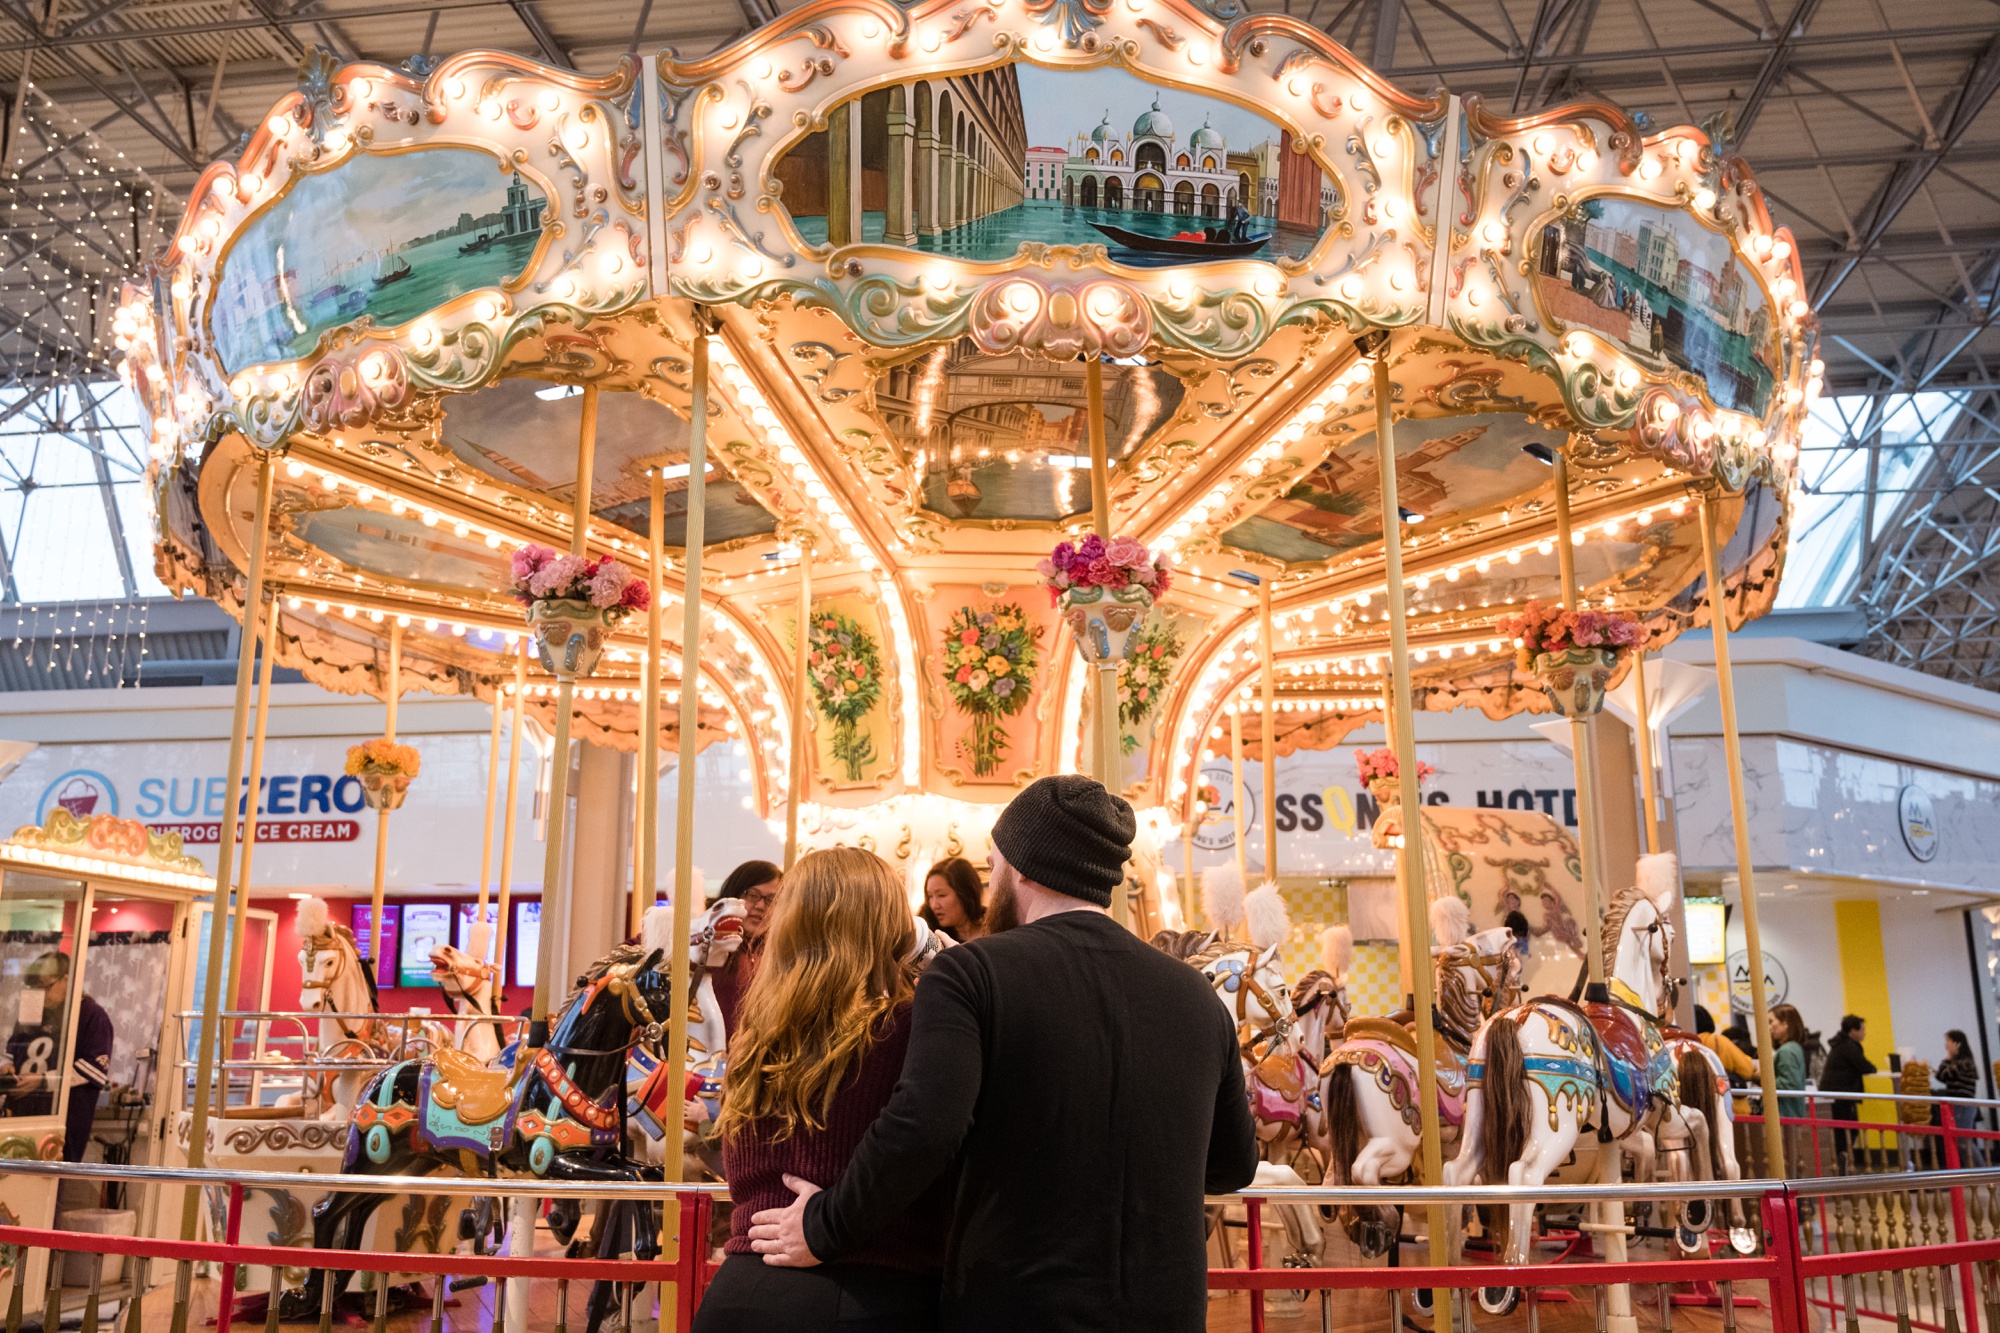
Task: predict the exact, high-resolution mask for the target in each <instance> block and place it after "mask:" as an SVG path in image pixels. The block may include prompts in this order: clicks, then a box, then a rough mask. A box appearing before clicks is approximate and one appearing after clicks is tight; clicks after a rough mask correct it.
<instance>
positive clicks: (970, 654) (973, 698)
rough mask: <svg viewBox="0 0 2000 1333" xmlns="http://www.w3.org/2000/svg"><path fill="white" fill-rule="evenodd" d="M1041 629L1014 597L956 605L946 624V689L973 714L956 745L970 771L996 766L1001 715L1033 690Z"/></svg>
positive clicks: (979, 773) (1002, 748)
mask: <svg viewBox="0 0 2000 1333" xmlns="http://www.w3.org/2000/svg"><path fill="white" fill-rule="evenodd" d="M1041 632H1042V631H1041V628H1040V626H1035V625H1030V624H1029V623H1028V616H1027V613H1026V612H1025V611H1023V610H1022V609H1021V607H1020V605H1019V604H1018V603H1015V602H1002V603H1000V604H998V605H996V606H994V607H992V608H991V609H989V610H986V611H978V610H975V609H974V608H972V607H970V606H961V607H960V608H959V609H958V610H957V612H956V613H954V614H953V616H952V618H951V620H950V621H949V622H948V623H947V624H946V625H945V631H944V683H945V689H946V690H947V691H949V692H950V694H951V701H952V703H953V704H954V705H956V706H957V708H958V710H959V711H960V712H962V713H964V714H966V715H967V716H969V717H970V718H971V719H972V734H971V735H969V736H966V737H963V738H961V739H960V741H959V742H958V748H959V752H960V753H961V754H963V755H964V756H965V757H966V759H967V760H969V761H970V762H971V764H972V773H973V776H974V777H981V778H989V777H992V776H993V774H994V773H996V772H998V771H999V768H1000V760H1001V759H1002V758H1003V757H1004V756H1005V755H1006V753H1007V745H1008V743H1007V734H1006V729H1005V728H1004V727H1003V726H1002V725H1001V719H1003V718H1009V717H1012V716H1014V715H1015V714H1016V713H1018V712H1020V711H1021V710H1022V709H1023V708H1025V707H1027V705H1028V696H1029V695H1031V694H1033V693H1034V680H1035V667H1036V665H1037V664H1038V662H1039V660H1040V657H1041V648H1040V646H1039V645H1038V644H1037V643H1036V642H1035V641H1036V640H1037V639H1038V638H1040V637H1041Z"/></svg>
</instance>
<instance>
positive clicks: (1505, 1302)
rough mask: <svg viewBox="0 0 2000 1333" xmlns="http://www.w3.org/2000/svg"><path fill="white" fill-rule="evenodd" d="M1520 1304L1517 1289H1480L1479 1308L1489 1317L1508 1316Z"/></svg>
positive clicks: (1519, 1293) (1519, 1295)
mask: <svg viewBox="0 0 2000 1333" xmlns="http://www.w3.org/2000/svg"><path fill="white" fill-rule="evenodd" d="M1520 1304H1521V1289H1520V1288H1519V1287H1481V1288H1480V1289H1479V1308H1480V1309H1482V1310H1484V1311H1486V1313H1488V1314H1490V1315H1496V1316H1497V1315H1510V1314H1512V1313H1514V1311H1515V1309H1516V1308H1517V1307H1518V1306H1519V1305H1520Z"/></svg>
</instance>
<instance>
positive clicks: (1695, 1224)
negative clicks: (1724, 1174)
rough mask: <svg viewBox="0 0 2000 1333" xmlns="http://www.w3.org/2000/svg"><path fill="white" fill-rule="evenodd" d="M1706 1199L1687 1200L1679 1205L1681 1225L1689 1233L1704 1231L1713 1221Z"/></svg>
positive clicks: (1712, 1210) (1711, 1210) (1711, 1211)
mask: <svg viewBox="0 0 2000 1333" xmlns="http://www.w3.org/2000/svg"><path fill="white" fill-rule="evenodd" d="M1713 1212H1714V1209H1712V1208H1711V1207H1710V1206H1709V1202H1708V1200H1707V1199H1689V1200H1688V1201H1687V1202H1685V1203H1683V1204H1682V1205H1681V1225H1682V1226H1683V1227H1685V1228H1687V1229H1688V1230H1689V1231H1706V1230H1708V1228H1709V1224H1710V1223H1711V1222H1713V1221H1714V1220H1715V1219H1714V1217H1713V1216H1712V1214H1713Z"/></svg>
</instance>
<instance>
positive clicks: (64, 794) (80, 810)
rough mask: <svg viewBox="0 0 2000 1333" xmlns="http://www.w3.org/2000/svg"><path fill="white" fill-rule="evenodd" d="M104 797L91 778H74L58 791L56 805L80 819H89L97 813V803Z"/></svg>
mask: <svg viewBox="0 0 2000 1333" xmlns="http://www.w3.org/2000/svg"><path fill="white" fill-rule="evenodd" d="M103 796H104V793H103V792H102V791H100V790H99V789H98V786H97V784H96V783H95V782H92V781H91V780H90V779H89V778H85V777H74V778H71V779H70V780H69V781H68V782H65V783H64V784H63V785H62V786H61V788H59V789H58V790H57V792H56V804H57V805H60V806H61V807H62V808H63V809H65V810H67V811H69V812H70V813H71V814H73V815H75V816H76V817H77V818H78V819H88V818H90V816H91V815H92V814H94V813H95V812H96V810H97V803H98V801H99V800H101V799H102V798H103Z"/></svg>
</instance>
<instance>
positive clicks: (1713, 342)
mask: <svg viewBox="0 0 2000 1333" xmlns="http://www.w3.org/2000/svg"><path fill="white" fill-rule="evenodd" d="M1535 298H1536V301H1537V302H1538V303H1539V304H1540V306H1541V309H1542V312H1543V314H1544V315H1546V316H1547V317H1548V319H1549V322H1550V325H1551V327H1555V328H1571V327H1573V328H1585V329H1590V330H1593V331H1595V332H1597V333H1600V334H1603V335H1604V336H1605V337H1606V338H1609V339H1610V340H1612V341H1613V342H1615V343H1617V344H1619V345H1620V346H1622V347H1624V348H1625V350H1626V351H1628V352H1631V353H1632V354H1633V355H1634V356H1636V357H1637V358H1638V359H1639V360H1640V361H1642V362H1643V363H1645V364H1647V365H1650V366H1653V367H1655V368H1657V369H1662V370H1664V369H1667V368H1668V367H1677V368H1679V369H1681V370H1690V371H1693V372H1694V373H1695V374H1697V375H1700V376H1702V377H1703V378H1704V379H1705V380H1707V382H1708V391H1709V393H1710V395H1711V396H1713V397H1714V399H1715V401H1716V403H1717V405H1719V406H1721V407H1725V408H1733V409H1735V410H1737V411H1740V412H1748V413H1750V414H1751V415H1753V416H1759V417H1761V416H1762V415H1763V414H1764V409H1765V407H1766V406H1767V405H1768V404H1769V403H1770V400H1771V389H1772V386H1773V384H1774V383H1775V382H1776V379H1777V375H1776V361H1775V359H1774V358H1775V349H1774V347H1773V345H1772V341H1771V326H1772V312H1771V306H1770V302H1769V300H1768V299H1767V298H1766V297H1765V295H1764V290H1763V288H1762V287H1761V286H1760V285H1759V284H1758V282H1757V280H1756V278H1755V276H1754V275H1752V273H1751V272H1750V269H1749V266H1748V265H1746V264H1744V263H1743V262H1742V260H1740V259H1738V258H1737V257H1736V252H1735V250H1734V249H1733V248H1731V246H1730V243H1729V238H1728V237H1726V236H1724V235H1722V234H1721V233H1720V232H1715V231H1711V230H1709V229H1708V228H1707V227H1704V226H1702V225H1701V224H1700V223H1699V222H1697V221H1695V220H1694V219H1693V218H1692V217H1690V216H1688V215H1687V214H1686V213H1683V212H1680V211H1678V210H1667V209H1662V208H1655V207H1653V206H1651V205H1649V204H1641V203H1635V202H1633V201H1630V200H1625V199H1588V200H1585V201H1584V202H1583V203H1582V204H1580V205H1578V206H1577V207H1576V208H1574V209H1571V210H1570V211H1569V212H1568V213H1567V214H1565V215H1563V216H1562V217H1560V218H1557V219H1555V220H1553V221H1551V222H1548V223H1546V224H1545V225H1544V226H1543V227H1542V234H1541V239H1540V244H1539V247H1538V250H1537V254H1536V260H1535Z"/></svg>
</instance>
